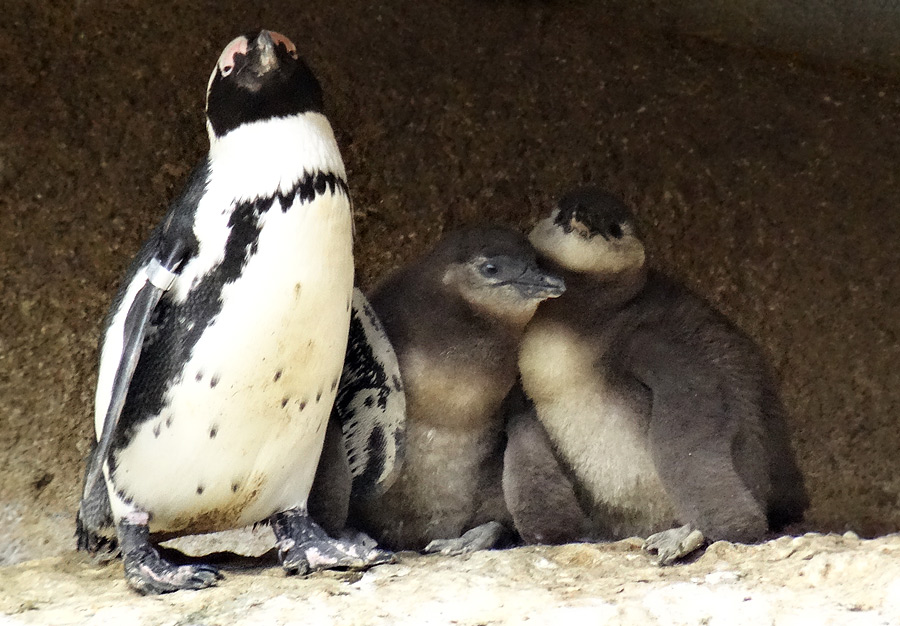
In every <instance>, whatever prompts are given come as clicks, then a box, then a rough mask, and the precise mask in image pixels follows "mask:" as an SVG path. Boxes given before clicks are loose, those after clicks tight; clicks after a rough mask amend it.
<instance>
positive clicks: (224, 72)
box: [222, 65, 234, 76]
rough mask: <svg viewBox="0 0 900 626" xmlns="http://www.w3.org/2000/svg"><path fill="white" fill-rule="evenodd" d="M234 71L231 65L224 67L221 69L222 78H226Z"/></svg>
mask: <svg viewBox="0 0 900 626" xmlns="http://www.w3.org/2000/svg"><path fill="white" fill-rule="evenodd" d="M233 69H234V66H233V65H226V66H225V67H223V68H222V76H228V75H229V74H231V71H232V70H233Z"/></svg>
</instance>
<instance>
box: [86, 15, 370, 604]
mask: <svg viewBox="0 0 900 626" xmlns="http://www.w3.org/2000/svg"><path fill="white" fill-rule="evenodd" d="M322 111H323V108H322V92H321V88H320V87H319V83H318V82H317V80H316V78H315V77H314V76H313V74H312V72H311V71H310V69H309V67H308V66H307V65H306V63H304V61H303V60H302V59H301V58H300V56H299V55H298V53H297V49H296V47H295V46H294V44H293V43H291V42H290V41H289V40H288V39H287V38H285V37H284V36H283V35H280V34H278V33H275V32H271V31H266V30H263V31H260V32H259V33H255V34H252V35H247V36H241V37H238V38H236V39H235V40H233V41H232V42H231V43H230V44H228V46H227V47H226V48H225V50H224V51H223V52H222V54H221V56H220V57H219V60H218V62H217V63H216V66H215V68H214V70H213V72H212V76H211V77H210V80H209V85H208V89H207V108H206V112H207V128H208V131H209V139H210V150H209V155H208V157H207V158H206V159H204V160H203V161H202V162H201V163H200V165H199V166H198V167H197V168H196V169H195V170H194V171H193V173H192V174H191V176H190V179H189V180H188V183H187V186H186V188H185V190H184V191H183V192H182V194H181V195H180V196H179V197H178V198H177V199H176V200H175V201H174V203H173V204H172V207H171V209H170V211H169V213H168V214H167V215H166V217H165V218H164V219H163V221H162V223H161V224H160V225H159V226H158V227H157V228H156V230H155V231H154V232H153V233H152V235H151V236H150V239H149V240H148V241H147V242H146V243H145V244H144V246H143V247H142V248H141V250H140V252H139V253H138V255H137V258H136V259H135V260H134V262H133V263H132V265H131V267H130V269H129V270H128V272H127V274H126V276H125V279H124V281H123V283H122V286H121V288H120V289H119V292H118V294H117V295H116V297H115V299H114V301H113V304H112V308H111V310H110V313H109V316H108V318H107V320H106V326H105V330H104V332H103V337H102V344H101V354H100V368H99V377H98V383H97V393H96V406H95V426H96V438H97V445H96V446H95V448H94V450H93V451H92V453H91V455H90V456H89V458H88V467H87V472H86V478H85V489H84V494H83V498H82V503H81V507H80V509H79V516H78V531H77V535H78V541H79V547H81V548H84V549H87V550H96V549H98V548H99V546H100V544H101V543H102V542H103V534H104V529H105V528H106V527H107V526H108V525H109V524H112V525H114V527H115V532H116V535H117V537H118V544H119V547H120V548H121V552H122V557H123V560H124V565H125V575H126V578H127V580H128V582H129V584H130V585H131V586H132V587H133V588H134V589H136V590H137V591H139V592H141V593H162V592H167V591H173V590H176V589H187V588H191V589H197V588H202V587H207V586H209V585H212V584H214V583H215V581H216V580H217V579H218V578H219V577H220V574H219V573H218V572H217V571H216V570H215V569H214V568H212V567H209V566H206V565H190V566H180V567H177V566H175V565H173V564H171V563H169V562H167V561H166V560H164V559H163V558H162V557H160V555H159V553H158V552H157V550H156V549H155V547H154V546H153V545H152V544H151V543H150V535H151V533H152V534H153V535H154V536H155V537H156V536H173V535H181V534H194V533H205V532H211V531H218V530H223V529H228V528H236V527H240V526H244V525H247V524H251V523H255V522H259V521H265V520H268V521H270V522H271V525H272V528H273V530H274V532H275V536H276V538H277V541H278V544H277V546H278V554H279V558H280V560H281V562H282V565H283V566H284V567H285V569H287V570H288V571H299V572H305V571H309V570H311V569H318V568H322V567H329V566H344V567H358V566H364V565H366V564H367V563H369V562H370V558H371V557H372V556H373V553H372V552H370V551H369V550H368V547H365V548H363V547H360V546H357V545H353V544H351V543H348V542H346V541H338V540H335V539H332V538H331V537H329V536H328V535H327V534H326V533H325V532H324V531H323V530H322V529H321V528H320V527H319V526H318V525H316V524H315V523H314V522H313V521H312V520H311V519H310V518H309V516H308V515H307V511H306V504H307V496H308V494H309V491H310V486H311V484H312V482H313V477H314V474H315V471H316V464H317V462H318V459H319V454H320V452H321V449H322V441H323V437H324V435H325V429H326V424H327V421H328V416H329V413H330V411H331V408H332V404H333V402H334V398H335V393H336V391H337V386H338V380H339V377H340V375H341V368H342V363H343V360H344V351H345V347H346V342H347V333H348V327H349V323H350V304H351V297H352V290H353V253H352V237H353V235H352V231H353V226H352V220H351V212H350V199H349V195H348V188H347V183H346V174H345V170H344V164H343V161H342V159H341V154H340V151H339V150H338V146H337V143H336V141H335V137H334V133H333V131H332V128H331V125H330V124H329V122H328V119H327V118H326V117H325V115H324V114H323V112H322ZM376 552H377V551H376Z"/></svg>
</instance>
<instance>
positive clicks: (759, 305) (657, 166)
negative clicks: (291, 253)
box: [0, 0, 900, 623]
mask: <svg viewBox="0 0 900 626" xmlns="http://www.w3.org/2000/svg"><path fill="white" fill-rule="evenodd" d="M3 13H4V18H3V20H0V68H2V70H0V93H2V94H3V96H2V99H0V211H2V216H3V219H2V220H0V298H2V302H3V307H2V308H0V467H2V468H3V470H2V473H0V563H2V562H7V563H14V562H18V561H23V560H27V559H35V558H48V557H50V558H52V557H55V556H56V555H63V554H64V555H68V556H64V557H58V556H56V560H50V561H42V563H49V564H50V565H51V569H54V570H55V569H57V568H59V569H60V570H61V571H60V574H59V575H60V576H65V575H68V574H66V572H68V571H70V570H69V569H66V568H76V569H77V568H78V567H80V566H78V565H77V564H71V563H70V561H71V558H70V557H71V555H70V553H69V552H68V551H69V550H71V547H72V537H71V533H72V525H73V517H74V511H75V508H76V502H77V495H78V489H79V482H80V476H81V472H82V458H83V456H84V454H85V452H86V451H87V448H88V441H89V437H90V433H91V429H92V426H91V424H92V415H91V403H92V394H93V385H94V379H95V359H96V343H97V338H98V332H99V326H100V322H101V319H102V317H103V315H104V313H105V310H106V308H107V306H108V303H109V300H110V298H111V296H112V294H113V292H114V290H115V287H116V284H117V280H118V278H119V276H120V275H121V273H122V271H123V269H124V267H125V266H126V265H127V263H128V261H129V259H130V257H131V256H132V255H133V254H134V252H135V251H136V250H137V248H138V246H139V245H140V243H141V241H142V240H143V239H144V237H145V236H146V235H147V234H148V233H149V231H150V230H151V228H152V227H153V225H154V223H155V222H156V221H157V220H158V219H159V218H160V217H161V216H162V214H163V213H164V211H165V208H166V205H167V203H168V201H169V200H170V199H171V198H172V197H173V196H174V194H175V193H177V190H178V189H179V187H180V185H181V184H182V183H183V182H184V180H185V178H186V175H187V173H188V171H189V170H190V168H191V167H192V166H193V164H194V163H195V162H196V161H197V160H198V159H199V158H200V157H201V155H202V154H203V153H204V151H205V150H206V137H205V129H204V125H203V97H204V90H205V87H206V81H207V78H208V74H209V71H210V70H211V68H212V65H213V63H214V61H215V59H216V58H217V56H218V54H219V51H220V49H221V48H222V47H223V46H224V45H225V43H227V42H228V41H229V40H230V39H231V38H232V37H234V36H235V34H237V33H239V32H242V31H244V30H249V29H252V28H254V27H259V26H260V25H264V26H266V27H268V28H273V29H275V30H278V31H281V32H283V33H285V34H286V35H288V36H289V37H291V38H292V39H293V40H294V41H295V42H296V43H297V45H298V47H299V48H300V50H301V52H302V53H303V54H304V56H305V57H306V58H307V59H308V61H309V62H310V64H311V65H312V66H313V67H314V68H315V70H316V71H317V73H318V75H319V77H320V79H321V82H322V84H323V86H324V89H325V93H326V96H327V105H328V107H329V111H330V117H331V119H332V121H333V124H334V126H335V128H336V130H337V134H338V140H339V143H340V145H341V147H342V150H343V153H344V158H345V161H346V163H347V165H348V172H349V181H350V187H351V190H352V194H353V198H354V202H355V211H356V225H357V235H358V238H357V254H358V256H357V258H358V268H359V279H360V282H361V283H362V284H363V285H364V286H369V285H371V284H372V283H373V281H374V280H375V279H376V278H377V277H378V276H380V275H381V274H382V273H383V272H384V271H386V270H388V269H390V268H392V267H394V266H396V265H397V264H399V263H401V262H402V261H404V260H405V259H408V258H410V257H411V256H412V255H414V254H416V253H418V252H419V251H421V250H423V249H424V248H425V247H426V246H427V245H428V244H430V243H431V242H433V241H434V240H435V239H436V238H437V237H438V236H439V235H440V233H441V232H443V231H444V230H445V229H448V228H452V227H454V226H457V225H460V224H464V223H472V222H475V221H478V220H490V221H495V222H503V223H509V224H513V225H517V226H521V227H527V226H528V225H530V224H531V223H533V221H534V220H535V218H536V217H537V216H538V215H541V214H543V213H544V212H545V211H547V210H548V208H549V207H550V206H551V203H552V201H553V199H554V198H555V197H557V196H558V195H559V194H560V193H561V192H563V191H564V190H565V189H566V188H567V187H569V186H570V185H572V184H575V183H580V182H585V181H592V182H596V183H599V184H602V185H605V186H607V187H609V188H611V189H612V190H614V191H616V192H618V193H620V194H622V195H624V196H625V197H626V198H627V199H628V200H629V201H630V202H632V203H633V204H634V206H635V208H636V211H637V213H638V216H639V220H640V223H641V225H642V227H643V231H644V233H645V235H646V238H647V240H648V242H649V249H650V253H651V255H652V258H653V260H654V262H655V263H656V264H657V265H658V266H661V267H663V268H665V269H666V270H667V271H669V272H670V273H672V274H674V275H677V276H679V277H681V278H682V279H683V280H684V281H685V282H686V283H687V284H689V285H690V286H691V287H693V288H694V289H696V290H697V291H699V292H701V293H703V294H705V295H706V296H707V297H708V298H710V299H711V301H712V302H714V303H715V304H716V305H717V306H718V307H719V308H721V309H722V310H723V311H724V312H725V313H726V314H728V315H729V316H730V317H731V318H732V319H734V320H735V321H736V322H737V323H738V324H739V325H740V326H742V327H743V328H744V329H745V330H747V331H748V332H749V333H750V334H751V335H752V336H753V337H755V338H756V339H757V340H758V341H759V342H760V343H761V344H762V346H763V347H764V349H765V351H766V353H767V354H768V355H769V356H770V358H771V360H772V362H773V364H774V365H775V367H776V369H777V371H778V373H779V374H780V376H781V380H782V391H783V395H784V398H785V401H786V404H787V407H788V410H789V413H790V418H791V426H792V429H793V434H794V438H795V442H796V447H797V449H798V452H799V457H800V461H801V464H802V468H803V471H804V473H805V475H806V478H807V482H808V485H809V488H810V491H811V494H812V506H811V508H810V511H809V514H808V519H807V521H806V522H805V524H804V525H803V528H801V529H798V530H817V531H821V532H828V531H835V532H843V531H845V530H847V529H852V530H855V531H856V532H858V533H859V534H860V535H862V536H875V535H880V534H884V533H888V532H894V531H897V530H898V529H900V506H898V499H900V475H898V472H897V450H898V449H900V429H898V428H897V416H898V414H900V384H898V383H900V373H898V372H900V369H898V366H897V364H898V362H900V342H898V336H900V280H898V272H897V264H898V261H900V254H898V245H897V242H898V238H900V211H898V209H897V196H898V190H900V181H898V168H897V162H898V157H900V141H898V138H897V128H898V126H900V93H898V89H897V87H898V83H897V80H896V79H895V78H893V77H890V76H885V75H880V76H878V75H869V74H867V73H866V72H865V71H864V70H859V71H852V72H851V71H846V70H837V69H835V68H832V67H829V66H827V65H821V64H818V65H817V64H811V63H805V62H802V61H800V60H798V59H793V58H790V57H785V56H774V55H767V54H761V53H756V52H752V51H748V50H743V49H737V48H728V47H724V46H721V45H716V44H711V43H708V42H704V41H701V40H694V39H684V38H679V37H676V36H674V35H668V34H664V33H659V32H653V31H648V30H645V29H643V28H642V22H641V21H640V20H639V19H637V20H635V13H634V12H630V13H629V15H630V16H631V17H629V18H628V19H627V20H625V19H622V18H620V16H618V15H617V14H616V13H615V12H611V11H609V10H607V9H605V8H604V6H603V5H602V3H559V4H558V5H557V4H553V5H550V4H543V3H534V2H514V1H511V0H510V1H506V2H479V1H475V0H466V1H462V2H455V3H444V4H437V3H434V2H415V1H413V0H400V1H397V2H392V3H389V4H383V5H382V4H379V3H365V2H354V1H352V0H342V1H339V2H335V3H318V4H315V5H313V4H311V3H298V2H283V1H280V0H273V1H272V2H268V3H265V5H264V6H255V5H245V6H238V5H231V4H226V5H222V4H216V5H215V6H214V7H213V5H209V4H203V3H194V4H193V5H191V6H169V5H166V4H164V3H137V2H119V3H115V6H114V7H113V6H111V5H109V4H108V3H105V2H98V1H96V0H85V1H83V2H77V3H69V4H65V5H63V4H59V3H34V2H27V1H26V0H7V1H6V2H5V3H4V10H3ZM525 554H539V551H538V552H525ZM741 554H746V553H745V552H741ZM489 558H492V557H486V556H479V557H473V559H476V560H477V559H489ZM498 558H499V557H498ZM535 558H537V557H535ZM431 562H432V561H429V563H431ZM435 562H437V561H435ZM413 563H417V561H414V562H413ZM23 567H24V569H22V568H23ZM411 567H412V565H411ZM454 567H455V566H454ZM0 571H2V570H0ZM27 571H28V568H27V567H26V566H20V568H18V569H15V568H14V569H12V570H10V571H8V572H4V573H3V574H2V576H4V577H7V579H9V578H8V577H13V578H15V577H16V576H20V575H23V576H24V575H25V574H22V572H26V573H27ZM866 575H868V574H866ZM103 576H106V574H103ZM110 577H111V578H113V579H115V580H116V581H118V582H117V584H118V586H117V587H116V590H117V591H116V593H121V581H120V579H119V578H118V577H117V576H110ZM101 578H102V577H101ZM48 584H49V583H48ZM111 593H112V592H111ZM210 593H217V592H210ZM209 597H211V596H209ZM23 615H26V616H27V613H23ZM21 619H26V617H22V618H21ZM160 623H162V622H160Z"/></svg>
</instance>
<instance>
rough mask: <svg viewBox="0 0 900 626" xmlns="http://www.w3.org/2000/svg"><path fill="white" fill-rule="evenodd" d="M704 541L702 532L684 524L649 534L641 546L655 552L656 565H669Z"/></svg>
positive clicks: (694, 549)
mask: <svg viewBox="0 0 900 626" xmlns="http://www.w3.org/2000/svg"><path fill="white" fill-rule="evenodd" d="M705 541H706V538H705V537H704V536H703V533H702V532H700V531H699V530H697V529H696V528H692V527H691V525H690V524H685V525H684V526H681V527H680V528H670V529H669V530H664V531H662V532H659V533H656V534H653V535H650V536H649V537H647V539H646V540H645V541H644V545H643V546H641V547H642V548H643V549H644V550H646V551H647V552H650V553H652V554H656V559H655V562H656V564H657V565H671V564H672V563H674V562H675V561H678V560H679V559H683V558H684V557H686V556H687V555H689V554H691V553H692V552H694V551H696V550H697V549H699V548H700V547H701V546H702V545H703V543H704V542H705Z"/></svg>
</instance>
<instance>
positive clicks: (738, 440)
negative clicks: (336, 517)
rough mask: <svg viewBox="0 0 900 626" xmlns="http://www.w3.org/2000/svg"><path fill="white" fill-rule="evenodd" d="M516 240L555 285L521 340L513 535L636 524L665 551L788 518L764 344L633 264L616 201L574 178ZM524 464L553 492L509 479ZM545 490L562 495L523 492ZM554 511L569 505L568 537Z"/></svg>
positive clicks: (562, 536) (785, 474) (794, 476)
mask: <svg viewBox="0 0 900 626" xmlns="http://www.w3.org/2000/svg"><path fill="white" fill-rule="evenodd" d="M530 240H531V242H532V244H533V245H534V246H535V248H536V249H537V251H538V254H539V256H540V257H541V259H542V261H543V262H545V264H546V266H547V267H548V268H550V269H551V270H552V271H554V272H557V273H559V274H560V275H561V276H562V278H563V280H565V281H566V287H567V289H566V293H565V295H564V296H563V297H562V298H559V299H557V300H554V301H550V302H546V303H543V304H542V305H541V306H540V307H539V309H538V311H537V313H536V315H535V317H534V319H533V320H532V322H531V323H530V324H529V326H528V328H527V330H526V332H525V336H524V339H523V341H522V346H521V350H520V357H519V368H520V371H521V378H522V385H523V388H524V390H525V392H526V393H527V395H528V397H529V398H530V399H531V400H532V401H533V403H534V404H533V406H534V411H535V414H536V417H537V420H539V422H535V421H531V422H529V416H528V415H527V414H526V415H525V416H520V421H519V422H518V424H517V429H518V430H517V431H516V430H513V431H511V436H510V441H509V448H508V449H507V455H506V460H507V467H506V468H505V471H506V476H505V477H506V479H507V480H506V481H505V486H506V487H507V489H508V490H513V491H511V493H510V496H511V497H510V498H509V500H510V502H511V509H512V511H511V513H512V516H513V518H514V520H515V521H516V525H517V527H518V528H519V530H520V532H521V533H522V535H523V536H525V537H537V536H542V535H548V534H552V535H554V537H555V540H557V541H560V540H569V541H571V540H577V539H581V538H583V533H584V531H585V530H586V529H587V530H588V532H589V534H590V536H591V537H592V538H594V539H599V540H614V539H621V538H625V537H629V536H635V535H637V536H643V537H647V536H648V535H650V536H649V538H648V539H647V540H646V543H645V548H646V549H648V550H650V551H652V552H656V553H657V557H658V560H659V562H660V563H663V564H666V563H671V562H673V561H674V560H676V559H678V558H681V557H682V556H684V555H686V554H688V553H690V552H691V551H693V550H695V549H696V548H698V547H700V546H701V545H702V544H703V542H704V540H720V539H723V540H729V541H737V542H755V541H758V540H760V539H762V538H763V537H764V535H765V534H766V533H767V531H769V530H770V529H779V528H780V527H782V526H784V525H786V524H788V523H791V522H795V521H799V520H800V519H801V518H802V515H803V512H804V510H805V508H806V507H807V503H808V501H807V496H806V492H805V490H804V486H803V477H802V475H801V474H800V471H799V469H798V467H797V464H796V461H795V458H794V454H793V452H792V449H791V446H790V442H789V439H788V433H787V426H786V423H785V417H784V411H783V408H782V405H781V403H780V401H779V398H778V393H777V389H776V385H775V382H774V380H773V377H772V375H771V374H770V371H769V368H768V366H767V364H766V362H765V359H764V357H763V355H762V354H761V352H760V350H759V349H758V348H757V347H756V346H755V345H754V343H753V342H752V341H751V340H750V339H749V338H748V337H747V336H746V335H745V334H744V333H742V332H741V331H739V330H738V329H737V328H736V327H735V326H734V325H733V324H731V323H730V322H729V321H728V320H727V319H725V317H723V316H722V315H720V314H719V313H718V312H716V311H715V310H713V309H712V307H710V306H709V305H708V304H707V303H706V302H704V301H703V300H702V299H700V298H699V297H698V296H696V295H694V294H692V293H691V292H689V291H688V290H687V289H686V288H684V287H682V286H680V285H678V284H676V283H675V282H673V281H672V280H670V279H668V278H666V277H665V276H663V275H661V274H660V273H658V272H656V271H653V270H652V269H648V268H647V267H646V265H645V253H644V246H643V244H642V243H641V240H640V239H639V237H638V235H637V232H636V229H635V223H634V219H633V217H632V215H631V212H630V211H629V209H628V208H627V207H626V206H625V205H624V204H623V203H622V202H621V201H620V200H619V199H618V198H616V197H614V196H612V195H610V194H608V193H605V192H603V191H600V190H598V189H596V188H592V187H589V188H581V189H576V190H574V191H572V192H570V193H568V194H567V195H565V196H564V197H563V198H562V200H560V202H559V206H558V208H557V209H555V210H554V211H553V213H552V215H551V216H550V217H548V218H546V219H544V220H542V221H541V222H539V223H538V224H537V225H536V226H535V228H534V229H533V230H532V232H531V234H530ZM532 417H533V416H532ZM537 426H542V427H543V429H544V431H545V432H544V433H543V434H542V433H540V432H538V431H536V430H535V429H536V427H537ZM517 432H518V433H519V434H521V436H517ZM547 445H549V446H550V447H551V450H549V451H548V450H547V449H546V446H547ZM552 458H556V459H558V460H559V462H560V467H561V470H562V471H561V472H560V471H555V470H553V469H552V468H551V467H549V465H548V459H552ZM529 459H540V463H541V464H542V465H541V466H539V467H537V468H535V467H534V466H533V465H530V461H529ZM530 473H531V474H534V475H536V476H539V477H540V481H538V482H539V484H543V485H547V486H549V487H548V488H550V489H553V490H556V493H554V495H553V497H552V498H551V497H549V496H548V495H547V494H546V493H541V492H540V489H536V490H534V489H531V487H533V484H532V485H529V481H528V480H526V479H523V478H522V477H527V476H528V475H529V474H530ZM562 476H566V477H568V481H566V480H561V479H560V478H561V477H562ZM567 489H568V490H571V491H569V492H566V490H567ZM573 493H574V495H575V496H577V499H578V502H579V503H580V507H581V514H582V515H583V517H580V516H579V514H578V512H577V511H576V512H573V507H572V506H571V503H572V502H573ZM550 500H554V501H557V500H558V501H559V502H561V503H565V504H564V505H560V506H554V507H548V508H544V509H541V508H540V507H539V506H534V504H535V501H537V502H547V501H550ZM557 515H566V516H568V518H569V521H567V522H566V524H567V525H569V526H570V527H571V529H572V530H571V532H570V533H569V534H568V536H566V533H565V532H563V531H564V528H563V525H561V524H560V523H558V520H557V519H555V516H557Z"/></svg>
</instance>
